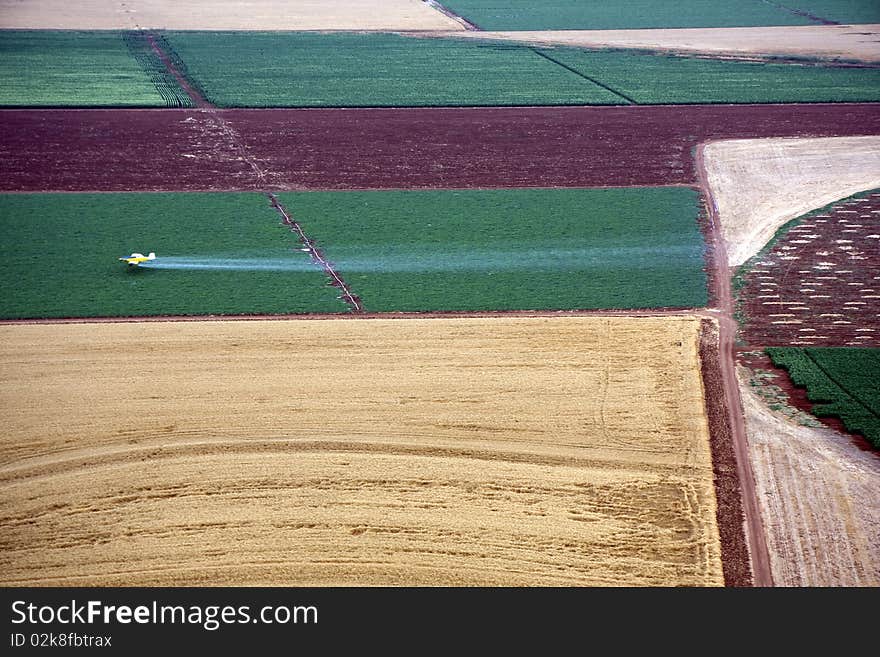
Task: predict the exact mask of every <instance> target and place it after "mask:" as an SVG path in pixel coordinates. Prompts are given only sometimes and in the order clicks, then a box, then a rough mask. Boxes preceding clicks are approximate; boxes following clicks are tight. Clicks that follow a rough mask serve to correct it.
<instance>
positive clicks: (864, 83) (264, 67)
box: [163, 32, 880, 107]
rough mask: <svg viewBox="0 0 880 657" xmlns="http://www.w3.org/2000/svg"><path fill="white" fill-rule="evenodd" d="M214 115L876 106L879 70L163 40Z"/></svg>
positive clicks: (452, 43)
mask: <svg viewBox="0 0 880 657" xmlns="http://www.w3.org/2000/svg"><path fill="white" fill-rule="evenodd" d="M163 39H164V41H163V43H164V47H165V48H166V50H167V51H168V52H170V53H172V54H173V57H174V59H175V62H176V63H177V64H178V68H179V69H180V70H181V71H184V72H185V74H186V75H187V77H188V78H189V79H190V80H191V81H192V83H193V85H194V86H195V87H196V88H198V89H200V90H201V91H202V92H203V94H204V95H205V97H206V98H207V99H208V100H209V101H211V102H212V103H214V104H216V105H218V106H221V107H416V106H418V107H430V106H479V105H493V106H515V105H608V104H611V105H622V104H629V103H638V104H687V103H784V102H834V101H876V100H880V69H871V68H853V67H850V68H846V67H831V66H816V65H803V64H793V63H769V62H768V63H754V62H735V61H720V60H709V59H702V58H696V57H676V56H665V55H656V54H650V53H642V52H633V51H628V50H622V51H609V50H606V51H585V50H580V49H575V48H552V49H551V48H533V47H529V46H525V45H516V44H509V43H497V42H490V41H487V42H481V41H474V40H464V39H432V38H414V37H405V36H401V35H394V34H352V33H331V34H315V33H303V32H299V33H297V32H294V33H251V32H247V33H245V32H223V33H219V32H169V33H165V34H164V35H163Z"/></svg>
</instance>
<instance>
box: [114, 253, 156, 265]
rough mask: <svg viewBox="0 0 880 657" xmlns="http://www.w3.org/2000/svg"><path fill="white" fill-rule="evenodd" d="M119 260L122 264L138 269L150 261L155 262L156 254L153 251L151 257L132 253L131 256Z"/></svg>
mask: <svg viewBox="0 0 880 657" xmlns="http://www.w3.org/2000/svg"><path fill="white" fill-rule="evenodd" d="M119 259H120V260H121V261H122V262H124V263H126V264H127V265H128V266H129V267H137V266H138V265H140V264H142V263H144V262H147V261H149V260H155V259H156V254H155V253H153V252H152V251H151V252H150V254H149V255H144V254H143V253H132V254H131V255H130V256H125V257H122V258H119Z"/></svg>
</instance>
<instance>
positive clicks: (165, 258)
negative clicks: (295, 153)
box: [0, 193, 346, 318]
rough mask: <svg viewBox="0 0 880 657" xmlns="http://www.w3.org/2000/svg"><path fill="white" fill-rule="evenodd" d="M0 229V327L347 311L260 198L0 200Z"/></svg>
mask: <svg viewBox="0 0 880 657" xmlns="http://www.w3.org/2000/svg"><path fill="white" fill-rule="evenodd" d="M0 224H2V227H3V236H4V237H3V241H2V245H0V283H2V286H3V297H2V301H0V317H3V318H24V317H84V316H125V315H163V314H193V315H194V314H238V313H243V314H248V313H305V312H345V311H346V306H345V305H344V304H343V303H342V302H341V301H339V300H338V299H336V296H337V295H338V291H337V290H336V289H335V288H332V287H329V286H327V278H326V277H325V276H324V274H323V272H322V271H321V270H320V269H318V268H317V267H315V266H313V265H312V264H311V263H310V260H309V257H308V255H307V254H305V253H301V252H299V251H298V250H297V247H299V246H300V245H299V243H298V241H297V240H296V238H295V236H294V235H293V234H292V233H290V231H289V230H288V229H287V228H285V227H283V226H281V225H279V216H278V214H277V213H276V212H275V210H274V209H273V208H272V207H271V206H270V205H269V201H268V199H267V198H266V197H265V196H262V195H260V194H201V193H198V194H195V193H187V194H127V193H126V194H0ZM132 251H139V252H142V253H147V252H148V251H155V252H156V253H157V254H158V256H159V259H158V260H157V264H160V263H163V262H164V263H165V264H166V265H168V266H169V268H167V269H165V268H161V269H160V268H156V269H143V268H138V269H133V270H129V269H128V268H127V266H126V265H125V264H124V263H121V262H118V261H117V257H119V256H124V255H128V254H130V253H131V252H132ZM171 267H173V268H171Z"/></svg>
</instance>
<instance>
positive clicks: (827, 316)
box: [739, 193, 880, 347]
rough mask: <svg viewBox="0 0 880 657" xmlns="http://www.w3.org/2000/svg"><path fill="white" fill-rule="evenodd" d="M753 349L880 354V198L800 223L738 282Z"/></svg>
mask: <svg viewBox="0 0 880 657" xmlns="http://www.w3.org/2000/svg"><path fill="white" fill-rule="evenodd" d="M739 299H740V303H741V308H742V310H743V311H744V315H745V323H744V324H743V327H742V329H741V335H742V338H743V340H744V341H745V342H746V343H748V344H752V345H763V346H766V345H800V346H809V345H817V346H856V347H878V346H880V312H878V311H880V193H872V194H869V195H867V196H864V197H862V198H855V199H851V200H848V201H843V202H841V203H838V204H836V205H834V206H833V207H832V208H831V210H830V211H828V212H823V213H819V214H817V215H814V216H811V217H808V218H806V219H803V220H802V221H800V222H799V223H798V225H797V226H796V227H794V228H792V229H790V230H789V231H788V232H787V233H786V234H785V235H784V236H783V237H782V238H781V239H780V240H779V241H778V242H777V243H776V244H775V245H774V246H773V248H772V249H770V250H769V251H768V252H767V253H766V254H764V256H763V257H761V258H759V259H757V262H755V263H754V265H753V266H752V268H751V269H750V271H749V272H748V273H747V274H746V276H745V285H744V287H743V288H742V290H741V291H740V294H739Z"/></svg>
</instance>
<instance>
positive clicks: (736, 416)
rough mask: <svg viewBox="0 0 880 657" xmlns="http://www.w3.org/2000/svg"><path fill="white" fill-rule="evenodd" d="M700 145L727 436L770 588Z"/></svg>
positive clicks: (756, 557) (762, 578)
mask: <svg viewBox="0 0 880 657" xmlns="http://www.w3.org/2000/svg"><path fill="white" fill-rule="evenodd" d="M702 148H703V147H702V145H701V146H698V147H697V151H696V155H695V157H696V163H697V171H698V173H699V176H700V180H701V183H702V185H701V186H702V188H703V194H704V195H705V199H706V206H707V212H708V216H709V228H710V231H709V242H710V243H709V252H710V254H711V255H710V259H711V265H712V267H713V269H714V275H713V276H711V277H710V280H711V283H712V287H713V290H712V294H713V300H714V304H715V306H716V307H717V308H718V309H719V311H720V316H719V318H718V327H719V335H718V356H719V363H720V367H721V376H722V380H723V388H724V396H725V401H726V405H727V409H728V417H729V419H730V433H731V439H732V441H733V448H734V451H735V453H736V462H737V471H738V473H739V483H740V489H741V491H742V501H743V513H744V515H745V523H746V534H747V537H748V543H749V550H750V553H751V560H752V576H753V578H754V584H755V586H772V585H773V574H772V571H771V569H770V553H769V551H768V549H767V539H766V535H765V532H764V525H763V522H762V519H761V509H760V505H759V503H758V497H757V492H756V487H755V477H754V473H753V472H752V469H751V461H750V457H749V445H748V437H747V436H746V428H745V419H744V415H743V405H742V399H740V393H739V381H738V379H737V376H736V357H735V351H734V347H735V344H736V333H737V328H738V325H737V322H736V320H735V319H734V316H733V313H734V303H733V294H732V291H731V285H730V280H731V272H730V269H729V267H728V264H727V263H728V259H727V249H726V247H725V243H724V238H723V237H722V234H721V227H720V225H719V224H720V222H719V220H718V212H717V208H716V207H715V202H714V200H713V198H712V189H711V187H710V186H709V183H708V178H707V174H706V169H705V167H704V166H703V155H702Z"/></svg>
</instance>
